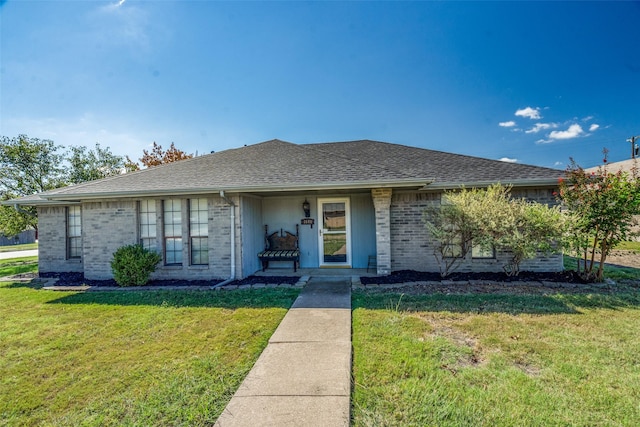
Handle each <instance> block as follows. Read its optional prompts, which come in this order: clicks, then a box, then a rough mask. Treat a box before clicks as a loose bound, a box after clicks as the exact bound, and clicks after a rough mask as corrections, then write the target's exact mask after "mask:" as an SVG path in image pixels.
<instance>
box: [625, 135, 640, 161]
mask: <svg viewBox="0 0 640 427" xmlns="http://www.w3.org/2000/svg"><path fill="white" fill-rule="evenodd" d="M638 140H640V135H639V136H632V137H631V138H629V139H627V142H630V143H631V158H632V159H635V158H636V156H637V155H638V153H639V151H640V147H638V144H636V141H638Z"/></svg>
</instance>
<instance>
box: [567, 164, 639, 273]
mask: <svg viewBox="0 0 640 427" xmlns="http://www.w3.org/2000/svg"><path fill="white" fill-rule="evenodd" d="M605 162H606V151H605ZM559 197H560V199H561V200H562V202H563V203H564V205H565V206H566V207H567V209H568V210H569V211H570V212H571V218H572V221H571V224H570V226H569V227H568V234H569V236H568V239H567V245H568V247H569V249H571V250H572V251H574V253H576V254H578V256H579V257H580V258H581V260H580V261H579V262H578V272H579V273H580V274H581V275H582V277H583V278H584V279H585V280H596V281H602V280H603V273H604V263H605V261H606V259H607V256H608V255H609V253H610V252H611V250H612V249H613V248H614V247H615V246H616V245H617V244H618V243H620V242H621V241H623V240H627V239H628V238H629V237H630V235H631V226H632V225H633V217H634V215H638V214H640V179H639V178H638V174H637V171H636V170H635V169H633V170H632V171H631V173H628V172H625V171H618V172H616V173H612V172H609V171H608V170H607V168H606V167H601V168H599V169H598V170H597V171H596V172H593V173H587V172H585V171H584V169H582V168H581V167H580V166H578V165H577V164H576V163H575V161H573V159H572V160H571V164H570V165H569V168H568V169H567V178H566V179H563V180H561V181H560V193H559ZM596 264H597V269H596Z"/></svg>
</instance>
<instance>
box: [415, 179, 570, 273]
mask: <svg viewBox="0 0 640 427" xmlns="http://www.w3.org/2000/svg"><path fill="white" fill-rule="evenodd" d="M445 200H446V203H444V204H442V205H441V206H440V207H439V208H436V209H431V210H427V211H426V213H425V225H426V226H427V229H429V231H430V232H431V234H432V235H433V237H434V238H435V239H436V240H437V241H438V243H437V244H436V247H435V251H434V255H435V257H436V260H437V261H438V264H439V265H440V274H441V275H442V276H443V277H444V276H446V275H448V274H449V273H450V272H452V271H453V270H454V269H455V267H457V265H459V264H460V263H461V261H462V260H463V259H464V258H465V257H466V256H467V254H468V253H469V252H470V251H471V249H472V247H473V246H479V247H482V248H484V249H493V248H495V249H497V250H500V251H502V252H504V253H509V254H511V257H510V258H509V261H508V262H507V263H506V264H505V265H504V266H503V269H504V271H505V273H506V274H507V275H509V276H517V275H518V273H519V272H520V265H521V263H522V261H524V260H525V259H528V258H533V257H535V256H536V255H537V254H538V253H539V252H542V253H550V252H555V251H558V250H559V249H560V248H561V245H560V242H561V240H562V232H563V226H562V224H563V216H562V214H561V212H560V209H559V208H557V207H548V206H546V205H542V204H540V203H535V202H528V201H526V200H524V199H514V198H512V197H511V188H510V187H504V186H502V185H500V184H496V185H492V186H490V187H488V188H487V189H471V190H467V189H465V188H462V190H460V191H457V192H447V193H445ZM454 247H456V248H459V249H457V251H458V253H455V252H453V251H452V248H454Z"/></svg>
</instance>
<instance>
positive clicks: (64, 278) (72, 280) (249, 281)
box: [34, 273, 298, 287]
mask: <svg viewBox="0 0 640 427" xmlns="http://www.w3.org/2000/svg"><path fill="white" fill-rule="evenodd" d="M34 277H40V278H56V279H58V283H57V285H58V286H83V285H88V286H95V287H107V286H109V287H113V286H116V287H117V286H118V284H117V283H116V281H115V280H113V279H110V280H88V279H85V278H84V275H83V274H82V273H42V274H40V275H37V274H36V275H34ZM297 281H298V277H288V276H249V277H247V278H245V279H242V280H235V281H233V282H231V283H229V285H254V284H256V283H265V284H280V283H288V284H291V285H293V284H295V283H296V282H297ZM221 282H222V280H177V279H173V280H150V281H149V283H147V284H146V285H145V286H167V287H169V286H171V287H175V286H185V287H186V286H202V287H207V286H214V285H217V284H218V283H221Z"/></svg>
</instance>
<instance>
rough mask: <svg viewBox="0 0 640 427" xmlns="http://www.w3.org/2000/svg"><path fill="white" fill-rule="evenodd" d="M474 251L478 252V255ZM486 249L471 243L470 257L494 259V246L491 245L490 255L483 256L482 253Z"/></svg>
mask: <svg viewBox="0 0 640 427" xmlns="http://www.w3.org/2000/svg"><path fill="white" fill-rule="evenodd" d="M476 251H478V252H479V254H478V255H476V253H475V252H476ZM486 252H488V251H484V250H483V249H482V247H481V246H480V245H474V244H472V245H471V259H479V260H481V259H496V248H495V247H493V246H492V247H491V256H485V255H483V253H486Z"/></svg>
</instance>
